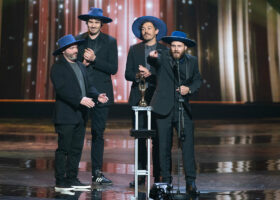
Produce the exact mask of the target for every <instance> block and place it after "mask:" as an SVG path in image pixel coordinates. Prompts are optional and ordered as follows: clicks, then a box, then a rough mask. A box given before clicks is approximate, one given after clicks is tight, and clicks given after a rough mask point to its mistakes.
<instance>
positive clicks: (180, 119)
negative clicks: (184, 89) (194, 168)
mask: <svg viewBox="0 0 280 200" xmlns="http://www.w3.org/2000/svg"><path fill="white" fill-rule="evenodd" d="M179 64H180V63H179V60H178V59H176V68H177V76H178V85H179V98H178V104H179V106H178V130H177V132H178V151H177V152H178V158H177V164H178V188H177V192H176V194H173V198H174V199H187V195H186V194H182V193H180V153H179V150H180V146H181V142H182V141H184V139H185V135H184V129H185V125H184V107H183V103H184V99H183V96H182V95H181V87H180V86H181V78H180V67H179Z"/></svg>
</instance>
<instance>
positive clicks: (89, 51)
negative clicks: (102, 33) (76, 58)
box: [84, 48, 96, 62]
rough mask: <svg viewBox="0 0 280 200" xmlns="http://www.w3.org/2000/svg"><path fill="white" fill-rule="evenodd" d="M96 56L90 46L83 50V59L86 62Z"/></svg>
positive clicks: (91, 60)
mask: <svg viewBox="0 0 280 200" xmlns="http://www.w3.org/2000/svg"><path fill="white" fill-rule="evenodd" d="M95 58H96V55H95V53H94V51H93V50H92V49H90V48H86V49H85V52H84V59H85V60H86V61H87V62H93V61H94V60H95Z"/></svg>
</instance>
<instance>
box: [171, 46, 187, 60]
mask: <svg viewBox="0 0 280 200" xmlns="http://www.w3.org/2000/svg"><path fill="white" fill-rule="evenodd" d="M170 53H171V55H172V57H173V58H174V59H175V60H179V59H181V58H182V57H183V56H184V55H185V51H182V52H179V51H172V50H171V49H170Z"/></svg>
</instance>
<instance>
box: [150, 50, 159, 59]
mask: <svg viewBox="0 0 280 200" xmlns="http://www.w3.org/2000/svg"><path fill="white" fill-rule="evenodd" d="M149 56H151V57H152V58H158V52H157V50H153V51H151V52H150V53H149Z"/></svg>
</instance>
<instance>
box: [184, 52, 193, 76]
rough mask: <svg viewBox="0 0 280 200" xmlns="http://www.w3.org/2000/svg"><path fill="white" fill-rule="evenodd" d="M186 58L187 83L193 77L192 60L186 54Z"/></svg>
mask: <svg viewBox="0 0 280 200" xmlns="http://www.w3.org/2000/svg"><path fill="white" fill-rule="evenodd" d="M185 58H186V66H185V67H186V81H187V80H188V79H189V78H190V75H191V68H192V65H191V63H190V58H189V56H188V55H187V54H186V56H185Z"/></svg>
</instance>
